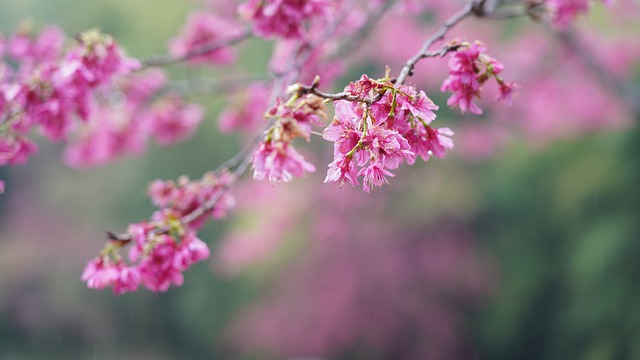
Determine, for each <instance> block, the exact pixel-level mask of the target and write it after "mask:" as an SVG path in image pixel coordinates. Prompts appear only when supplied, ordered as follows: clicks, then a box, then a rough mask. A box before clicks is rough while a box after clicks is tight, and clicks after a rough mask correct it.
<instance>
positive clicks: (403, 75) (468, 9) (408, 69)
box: [396, 1, 484, 85]
mask: <svg viewBox="0 0 640 360" xmlns="http://www.w3.org/2000/svg"><path fill="white" fill-rule="evenodd" d="M483 4H484V1H481V2H477V1H469V2H468V3H467V4H466V5H465V7H464V8H463V9H462V10H460V11H459V12H457V13H456V14H454V15H453V16H452V17H450V18H449V19H447V21H445V22H444V24H442V26H440V29H438V31H436V33H435V34H433V35H431V37H429V38H428V39H427V40H426V41H425V42H424V44H422V48H420V51H418V52H417V53H416V54H415V55H413V56H412V57H411V58H410V59H409V60H407V63H406V64H405V65H404V66H403V67H402V70H400V74H399V75H398V78H397V80H396V84H397V85H402V84H404V81H405V80H406V79H407V77H408V76H411V75H413V70H414V68H415V66H416V64H417V63H418V61H420V60H421V59H424V58H426V57H428V56H427V55H428V51H429V48H430V47H431V46H432V45H433V44H434V43H435V42H436V41H439V40H442V39H444V36H445V35H446V34H447V32H448V31H449V29H451V28H452V27H454V26H455V25H456V24H458V23H459V22H460V21H462V20H463V19H465V18H466V17H468V16H469V15H472V14H476V15H479V16H482V15H484V12H480V10H479V9H482V8H483Z"/></svg>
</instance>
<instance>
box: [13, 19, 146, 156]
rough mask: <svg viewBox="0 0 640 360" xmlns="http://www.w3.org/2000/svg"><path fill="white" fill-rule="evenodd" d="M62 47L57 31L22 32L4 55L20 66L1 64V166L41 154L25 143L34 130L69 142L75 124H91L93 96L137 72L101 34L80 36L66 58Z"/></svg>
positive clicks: (132, 64)
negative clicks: (35, 34) (37, 33)
mask: <svg viewBox="0 0 640 360" xmlns="http://www.w3.org/2000/svg"><path fill="white" fill-rule="evenodd" d="M63 43H64V36H63V34H62V32H61V31H60V30H59V29H57V28H55V27H48V28H45V29H44V31H42V33H40V35H39V36H37V37H34V36H32V35H31V33H30V32H29V31H28V30H22V31H20V32H18V33H17V34H15V35H14V36H13V37H11V38H9V39H8V41H7V45H8V46H7V47H6V54H3V53H0V55H5V56H6V57H7V58H9V59H13V60H15V61H16V62H18V63H19V64H20V66H19V67H18V68H17V69H14V68H12V67H11V66H10V65H8V63H5V62H3V63H2V64H0V73H1V75H0V99H1V100H0V165H5V164H19V163H23V162H25V161H26V160H27V158H28V157H29V155H30V154H32V153H34V152H35V151H36V150H37V148H36V146H35V144H34V143H33V142H31V141H30V140H29V139H27V135H28V133H29V132H30V130H31V129H32V128H37V129H38V130H40V132H41V133H42V134H43V135H45V136H46V137H47V138H49V139H50V140H51V141H59V140H65V139H66V138H67V137H68V135H69V133H70V132H71V131H72V130H73V129H74V127H75V126H76V122H75V120H76V119H78V120H79V121H80V122H87V121H88V120H89V118H90V116H91V113H92V106H93V98H92V95H93V93H94V91H96V90H97V89H98V88H100V87H101V86H103V85H106V84H109V83H110V82H111V81H112V79H113V78H115V77H116V76H119V75H123V74H127V73H130V72H131V71H132V70H134V69H136V68H138V67H139V63H138V62H137V61H136V60H133V59H130V58H128V57H126V56H125V55H124V54H123V52H122V50H121V49H120V47H119V46H118V45H117V43H116V42H115V40H113V38H112V37H110V36H108V35H104V34H101V33H100V32H99V31H97V30H90V31H87V32H85V33H82V34H80V35H79V36H78V41H77V44H76V45H75V46H74V47H73V48H72V49H71V50H69V51H68V52H66V54H62V45H63ZM1 50H2V47H0V51H1Z"/></svg>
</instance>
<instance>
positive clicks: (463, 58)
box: [440, 42, 485, 115]
mask: <svg viewBox="0 0 640 360" xmlns="http://www.w3.org/2000/svg"><path fill="white" fill-rule="evenodd" d="M484 50H485V48H484V46H481V45H479V43H477V42H475V43H473V44H472V45H471V46H470V47H469V48H468V49H466V50H459V51H456V52H455V53H454V54H453V55H451V58H450V60H449V77H448V78H447V79H446V80H445V81H444V82H443V83H442V87H441V88H440V91H448V90H449V91H452V92H453V94H452V95H451V97H449V99H448V100H447V105H449V106H451V107H458V108H460V111H461V112H462V113H463V114H464V113H466V112H467V111H470V112H472V113H474V114H476V115H480V114H482V109H480V108H479V107H478V106H477V105H476V104H475V103H474V102H473V99H474V98H476V97H480V81H479V73H480V66H479V56H480V53H481V52H483V51H484Z"/></svg>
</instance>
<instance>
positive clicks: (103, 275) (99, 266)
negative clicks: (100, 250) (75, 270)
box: [81, 256, 119, 290]
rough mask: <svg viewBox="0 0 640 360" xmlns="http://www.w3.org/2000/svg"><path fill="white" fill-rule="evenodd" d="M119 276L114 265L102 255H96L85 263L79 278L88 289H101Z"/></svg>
mask: <svg viewBox="0 0 640 360" xmlns="http://www.w3.org/2000/svg"><path fill="white" fill-rule="evenodd" d="M118 277H119V274H118V270H117V268H116V265H115V264H114V263H112V262H110V261H108V260H105V257H104V256H98V257H96V258H94V259H92V260H90V261H89V262H88V263H87V266H86V267H85V268H84V271H83V272H82V276H81V279H82V281H85V282H86V283H87V287H88V288H90V289H97V290H101V289H104V288H105V287H107V286H110V285H112V284H113V283H114V282H115V281H116V280H117V279H118Z"/></svg>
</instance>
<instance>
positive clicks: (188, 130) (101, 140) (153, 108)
mask: <svg viewBox="0 0 640 360" xmlns="http://www.w3.org/2000/svg"><path fill="white" fill-rule="evenodd" d="M165 84H166V78H165V75H164V73H163V72H162V71H160V70H158V69H151V70H146V71H144V72H137V73H134V74H130V75H129V76H126V77H123V78H121V79H119V80H118V81H117V82H115V87H116V90H114V91H113V92H112V93H111V98H110V99H107V100H108V102H107V103H105V104H99V105H98V106H97V107H96V111H95V113H94V115H93V116H92V117H91V118H90V119H89V120H88V121H87V122H85V123H82V124H80V125H79V126H78V128H77V131H76V132H75V133H74V137H73V139H71V140H69V143H68V145H67V147H66V148H65V151H64V160H65V162H66V163H67V164H68V165H70V166H73V167H85V166H94V165H102V164H105V163H108V162H111V161H113V160H115V159H118V158H120V157H122V156H124V155H127V154H140V153H142V152H144V151H145V148H146V145H147V143H148V140H149V139H150V138H154V139H155V141H156V143H157V144H159V145H162V146H167V145H171V144H174V143H176V142H179V141H182V140H184V139H186V138H188V137H190V136H191V135H192V134H193V133H194V132H195V130H196V128H197V126H198V125H199V123H200V122H201V121H202V118H203V115H204V112H203V109H202V107H201V106H200V105H197V104H189V103H185V101H184V100H182V98H180V97H178V96H175V95H171V94H167V95H165V96H161V97H158V96H156V95H157V94H158V93H159V92H160V91H161V89H162V87H163V86H164V85H165Z"/></svg>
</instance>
